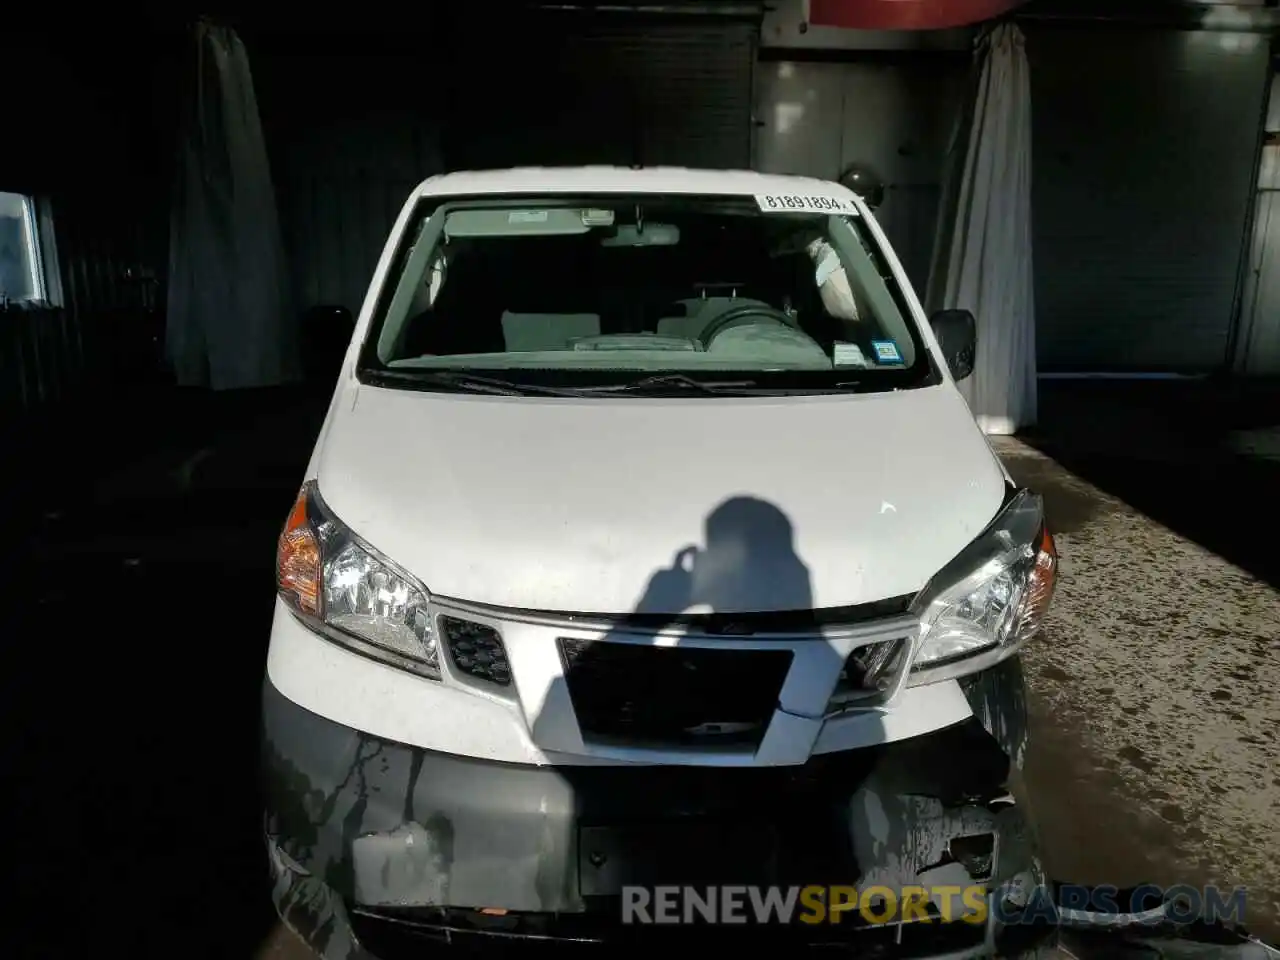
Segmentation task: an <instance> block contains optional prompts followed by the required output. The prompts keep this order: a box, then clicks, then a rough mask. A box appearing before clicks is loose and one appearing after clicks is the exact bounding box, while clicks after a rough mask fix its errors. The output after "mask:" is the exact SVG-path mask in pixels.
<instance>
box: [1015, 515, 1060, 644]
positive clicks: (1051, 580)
mask: <svg viewBox="0 0 1280 960" xmlns="http://www.w3.org/2000/svg"><path fill="white" fill-rule="evenodd" d="M1057 584H1058V545H1057V544H1056V543H1054V541H1053V534H1051V533H1050V532H1049V528H1048V527H1045V528H1044V530H1043V532H1042V533H1041V534H1040V543H1039V545H1038V549H1037V550H1036V564H1035V566H1034V567H1033V568H1032V570H1031V577H1030V580H1029V582H1028V583H1027V592H1026V596H1025V599H1024V600H1023V610H1024V614H1023V616H1024V618H1025V619H1026V620H1027V621H1029V622H1031V623H1034V624H1035V629H1037V630H1038V629H1039V628H1040V627H1041V626H1042V625H1043V623H1044V618H1045V615H1046V614H1047V613H1048V612H1049V603H1050V601H1052V600H1053V590H1054V587H1056V586H1057Z"/></svg>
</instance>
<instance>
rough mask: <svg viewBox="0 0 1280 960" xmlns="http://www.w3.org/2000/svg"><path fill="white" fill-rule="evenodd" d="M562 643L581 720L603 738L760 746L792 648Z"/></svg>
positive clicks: (588, 734) (588, 732) (585, 729)
mask: <svg viewBox="0 0 1280 960" xmlns="http://www.w3.org/2000/svg"><path fill="white" fill-rule="evenodd" d="M559 644H560V656H561V659H562V661H563V663H564V671H565V683H566V684H567V686H568V689H569V696H570V699H571V700H572V701H573V709H574V711H575V712H576V713H577V716H578V725H579V726H580V727H581V728H582V735H583V737H584V738H585V739H587V740H595V741H597V742H599V741H601V740H604V741H615V742H616V741H625V742H627V743H630V744H635V745H652V746H680V745H686V746H692V745H698V746H712V745H714V746H719V747H752V748H754V747H756V746H759V744H760V741H761V740H762V739H763V738H764V732H765V729H766V728H767V727H768V725H769V721H770V720H771V719H772V717H773V712H774V710H775V709H776V707H777V704H778V693H779V691H780V690H781V689H782V684H783V682H784V681H785V680H786V677H787V671H788V670H789V669H790V667H791V651H789V650H714V649H707V648H705V647H651V646H643V645H638V644H629V643H612V642H609V641H606V640H571V639H567V638H561V639H560V641H559Z"/></svg>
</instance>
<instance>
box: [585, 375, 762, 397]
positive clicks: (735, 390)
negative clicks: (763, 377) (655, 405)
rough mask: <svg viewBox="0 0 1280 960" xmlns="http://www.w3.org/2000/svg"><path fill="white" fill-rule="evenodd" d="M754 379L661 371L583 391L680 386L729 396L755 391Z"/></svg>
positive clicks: (626, 390) (614, 391) (587, 388)
mask: <svg viewBox="0 0 1280 960" xmlns="http://www.w3.org/2000/svg"><path fill="white" fill-rule="evenodd" d="M756 386H757V385H756V382H755V381H754V380H698V379H697V378H695V377H690V376H687V375H686V374H683V373H659V374H655V375H654V376H652V377H641V378H640V379H639V380H632V381H630V382H629V383H613V384H609V385H608V386H602V387H583V388H582V392H583V393H643V392H644V391H646V390H651V389H654V388H659V389H661V388H663V387H680V388H682V389H685V390H698V391H700V392H702V393H718V394H725V395H728V396H733V395H735V394H736V395H739V396H740V395H742V394H743V393H750V392H754V389H755V388H756Z"/></svg>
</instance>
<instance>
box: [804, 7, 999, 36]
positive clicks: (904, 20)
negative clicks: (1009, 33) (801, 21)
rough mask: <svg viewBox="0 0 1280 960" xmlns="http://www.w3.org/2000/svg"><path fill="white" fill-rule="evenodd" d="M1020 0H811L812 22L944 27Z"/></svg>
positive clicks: (964, 22) (983, 17) (976, 19)
mask: <svg viewBox="0 0 1280 960" xmlns="http://www.w3.org/2000/svg"><path fill="white" fill-rule="evenodd" d="M1020 2H1021V0H809V23H811V24H812V25H813V26H815V27H845V28H846V29H849V30H945V29H947V28H950V27H964V26H968V25H969V24H972V23H978V22H980V21H982V20H990V19H991V18H992V17H998V16H1000V15H1001V14H1003V13H1007V12H1008V11H1010V10H1012V9H1013V8H1014V7H1016V6H1018V5H1019V4H1020Z"/></svg>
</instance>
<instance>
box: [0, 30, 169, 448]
mask: <svg viewBox="0 0 1280 960" xmlns="http://www.w3.org/2000/svg"><path fill="white" fill-rule="evenodd" d="M93 39H94V38H89V37H84V36H83V35H72V36H70V37H62V36H59V35H55V34H53V33H51V32H49V31H43V32H40V33H33V34H31V35H30V36H25V37H21V40H20V42H19V41H18V39H17V38H15V42H13V43H7V44H6V52H5V56H4V58H2V59H0V88H4V89H15V88H23V89H31V88H33V87H34V88H36V89H39V90H40V94H41V96H40V100H39V104H38V107H36V109H37V111H38V112H39V114H40V115H41V116H43V117H45V118H47V120H48V122H46V123H41V124H40V125H39V128H38V129H39V133H38V135H33V136H11V137H9V138H7V139H6V140H5V143H4V145H3V147H2V148H0V190H8V191H10V192H14V193H26V194H32V195H37V196H41V197H43V198H46V199H47V200H48V202H49V204H50V205H51V210H52V215H53V218H54V221H55V223H56V231H55V233H56V238H55V239H56V244H57V248H58V255H59V261H60V270H61V277H62V293H63V302H62V304H61V306H59V307H57V308H54V309H34V310H33V309H24V310H18V309H10V310H8V311H6V312H4V313H3V314H0V423H3V422H13V421H15V420H19V419H21V418H23V417H25V416H27V415H29V414H31V413H33V412H37V411H39V410H42V409H47V408H50V407H52V406H56V405H57V404H58V403H59V402H60V401H62V400H65V399H67V398H69V397H74V396H76V395H78V394H82V393H83V392H84V391H86V390H89V389H99V390H100V389H103V388H105V387H106V386H107V385H108V384H111V383H113V382H119V381H121V380H124V379H128V378H136V377H138V376H142V375H151V376H154V369H155V364H154V362H153V361H152V357H153V356H154V352H155V350H156V349H157V343H156V339H155V337H156V334H157V331H158V329H159V319H158V314H157V311H156V310H155V305H156V303H157V295H158V290H157V282H158V281H159V280H160V279H161V278H162V277H163V274H164V262H165V258H166V251H165V238H166V235H167V220H166V218H167V213H166V210H165V205H166V194H167V190H166V189H165V186H166V180H165V177H166V173H165V170H166V158H165V156H164V154H163V153H162V152H161V151H160V150H159V149H157V147H158V144H159V143H161V142H162V140H163V136H164V131H163V126H162V125H163V116H164V111H163V107H162V105H163V98H164V92H163V85H160V84H157V83H156V79H157V73H158V72H160V71H163V70H164V69H168V68H170V67H171V65H172V62H173V61H172V59H171V58H169V57H168V55H169V54H170V53H172V52H173V51H169V50H166V49H165V48H164V47H163V44H162V43H161V42H160V41H159V40H158V39H157V38H155V37H152V38H149V39H150V40H151V43H150V45H149V46H148V47H147V49H145V50H144V49H143V46H144V45H143V44H141V41H140V40H139V38H137V37H136V36H135V37H133V39H132V40H131V39H130V38H129V37H127V36H121V37H120V38H119V42H118V43H112V44H99V43H94V42H91V41H92V40H93ZM157 107H160V109H158V110H157Z"/></svg>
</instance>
